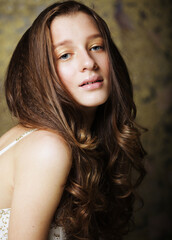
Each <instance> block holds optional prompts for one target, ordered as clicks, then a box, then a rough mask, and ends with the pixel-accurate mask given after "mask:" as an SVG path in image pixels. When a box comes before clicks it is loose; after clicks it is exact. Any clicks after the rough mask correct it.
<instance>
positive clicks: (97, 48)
mask: <svg viewBox="0 0 172 240" xmlns="http://www.w3.org/2000/svg"><path fill="white" fill-rule="evenodd" d="M101 49H103V47H102V46H93V47H92V48H91V50H93V51H98V50H101Z"/></svg>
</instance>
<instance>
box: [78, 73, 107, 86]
mask: <svg viewBox="0 0 172 240" xmlns="http://www.w3.org/2000/svg"><path fill="white" fill-rule="evenodd" d="M102 84H103V78H102V77H100V76H93V77H91V78H88V79H86V80H84V81H83V82H82V83H81V84H80V85H79V87H82V88H85V89H96V88H99V87H101V86H102Z"/></svg>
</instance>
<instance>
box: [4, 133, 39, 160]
mask: <svg viewBox="0 0 172 240" xmlns="http://www.w3.org/2000/svg"><path fill="white" fill-rule="evenodd" d="M34 131H36V129H31V130H29V131H27V132H25V133H23V134H22V135H21V136H20V137H18V138H17V139H16V140H15V141H13V142H12V143H10V144H9V145H8V146H6V147H5V148H3V149H2V150H0V156H1V155H2V154H3V153H4V152H6V151H7V150H8V149H10V148H11V147H13V146H14V145H15V144H16V143H18V142H19V141H20V140H22V139H23V138H24V137H26V136H27V135H29V134H30V133H32V132H34Z"/></svg>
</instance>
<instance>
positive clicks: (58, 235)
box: [0, 129, 66, 240]
mask: <svg viewBox="0 0 172 240" xmlns="http://www.w3.org/2000/svg"><path fill="white" fill-rule="evenodd" d="M35 130H36V129H33V130H30V131H28V132H26V133H24V134H23V135H22V136H20V137H19V138H18V139H16V140H15V141H14V142H12V143H11V144H9V145H8V146H7V147H5V148H4V149H2V150H1V151H0V156H1V155H2V154H3V153H4V152H6V151H7V150H8V149H10V148H11V147H12V146H14V145H15V144H16V143H17V142H19V141H20V140H21V139H22V138H24V137H26V136H27V135H29V134H30V133H32V132H33V131H35ZM10 211H11V209H10V208H6V209H0V240H8V225H9V220H10ZM65 239H66V238H65V233H64V231H63V229H62V227H55V226H54V225H53V224H52V225H51V226H50V230H49V235H48V239H47V240H65Z"/></svg>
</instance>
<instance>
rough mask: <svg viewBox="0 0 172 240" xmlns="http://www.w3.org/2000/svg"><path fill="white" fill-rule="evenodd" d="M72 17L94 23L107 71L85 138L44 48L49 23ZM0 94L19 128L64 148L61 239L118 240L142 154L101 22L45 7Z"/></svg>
mask: <svg viewBox="0 0 172 240" xmlns="http://www.w3.org/2000/svg"><path fill="white" fill-rule="evenodd" d="M78 11H81V12H84V13H86V14H88V15H89V16H91V17H92V18H93V19H94V21H95V22H96V24H97V26H98V28H99V30H100V33H101V34H102V37H103V38H104V41H105V47H106V49H107V52H108V55H109V64H110V82H111V92H110V96H109V98H108V100H107V102H106V103H104V104H103V105H101V106H99V107H98V109H97V112H96V116H95V119H94V122H93V125H92V127H91V133H88V132H87V130H86V128H85V125H84V121H83V116H82V114H81V110H80V106H79V105H78V104H77V103H76V102H75V101H74V99H73V98H72V96H70V94H69V93H68V92H67V90H66V89H65V87H64V86H63V85H62V83H61V82H60V79H59V78H58V76H57V73H56V69H55V66H54V59H53V51H52V43H51V33H50V25H51V22H52V21H53V19H54V18H55V17H56V16H60V15H68V14H72V13H76V12H78ZM5 89H6V99H7V104H8V106H9V109H10V110H11V112H12V114H13V115H14V116H15V117H17V119H18V120H19V123H20V124H22V125H24V126H26V127H32V128H33V127H35V128H39V129H48V130H52V131H55V132H58V134H61V136H62V137H63V138H64V139H65V140H66V142H67V143H68V144H69V146H70V147H71V149H72V153H73V164H72V168H71V171H70V174H69V177H68V180H67V183H66V187H65V190H64V193H63V196H62V200H61V202H60V205H59V207H58V209H57V212H58V218H56V224H58V225H61V226H63V228H64V230H65V232H66V236H67V239H69V240H72V239H85V240H86V239H90V240H93V239H94V240H96V239H97V240H98V239H102V240H112V239H113V240H114V239H115V240H120V239H122V236H123V234H125V233H126V232H127V231H128V230H129V223H130V221H131V219H132V214H133V204H134V201H135V189H136V188H137V187H138V185H139V184H140V183H141V181H142V179H143V177H144V175H145V169H144V164H143V159H144V156H145V154H146V153H145V151H144V149H143V147H142V145H141V142H140V130H139V127H138V126H137V125H136V124H135V122H134V119H135V117H136V107H135V104H134V101H133V90H132V84H131V81H130V78H129V74H128V71H127V67H126V65H125V62H124V60H123V58H122V57H121V55H120V53H119V51H118V49H117V47H116V46H115V44H114V42H113V40H112V38H111V35H110V32H109V29H108V27H107V25H106V23H105V22H104V20H103V19H102V18H101V17H100V16H98V15H97V14H96V13H95V12H94V11H93V10H92V9H90V8H89V7H87V6H85V5H83V4H81V3H78V2H75V1H66V2H62V3H55V4H53V5H51V6H50V7H48V8H46V9H45V10H44V11H43V12H42V13H41V14H40V15H39V16H38V17H37V19H36V20H35V21H34V23H33V24H32V26H31V27H30V28H29V29H28V30H27V31H26V32H25V34H24V35H23V37H22V38H21V40H20V41H19V43H18V45H17V47H16V49H15V51H14V53H13V56H12V59H11V61H10V64H9V68H8V72H7V78H6V82H5ZM133 171H134V172H137V175H136V174H134V173H133ZM133 175H134V176H135V178H133Z"/></svg>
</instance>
